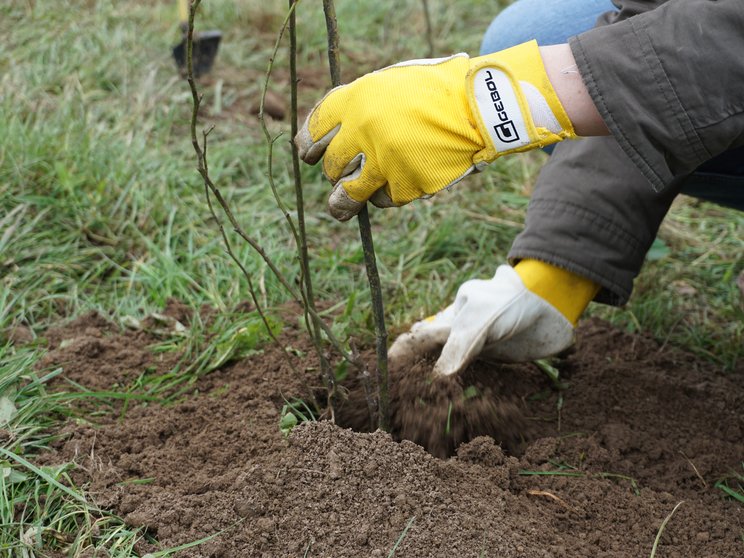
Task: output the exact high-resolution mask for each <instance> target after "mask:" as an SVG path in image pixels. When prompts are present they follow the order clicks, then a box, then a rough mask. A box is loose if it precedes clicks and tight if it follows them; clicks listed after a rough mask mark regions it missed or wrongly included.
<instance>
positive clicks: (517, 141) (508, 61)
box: [466, 41, 576, 165]
mask: <svg viewBox="0 0 744 558" xmlns="http://www.w3.org/2000/svg"><path fill="white" fill-rule="evenodd" d="M466 87H467V93H468V102H469V103H470V109H471V112H472V113H473V115H474V117H475V119H476V121H477V126H478V129H479V131H480V133H481V135H482V136H483V140H484V141H485V143H486V147H485V149H483V150H482V151H480V152H479V153H478V154H477V155H476V157H475V159H474V162H475V164H476V165H478V164H479V163H480V164H485V163H490V162H491V161H493V160H494V159H496V158H497V157H500V156H501V155H504V154H508V153H517V152H521V151H528V150H531V149H536V148H540V147H545V146H546V145H550V144H553V143H556V142H559V141H561V140H564V139H567V138H575V137H576V132H575V131H574V129H573V125H572V124H571V120H570V119H569V118H568V114H566V111H565V109H564V108H563V105H562V104H561V102H560V100H559V99H558V95H557V94H556V93H555V90H554V89H553V86H552V85H551V83H550V80H549V79H548V75H547V73H546V71H545V66H544V65H543V61H542V56H541V55H540V49H539V48H538V46H537V42H536V41H529V42H527V43H522V44H521V45H517V46H514V47H511V48H508V49H506V50H502V51H499V52H496V53H494V54H488V55H486V56H480V57H478V58H474V59H473V60H472V61H471V65H470V70H469V71H468V73H467V76H466Z"/></svg>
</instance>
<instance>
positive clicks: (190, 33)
mask: <svg viewBox="0 0 744 558" xmlns="http://www.w3.org/2000/svg"><path fill="white" fill-rule="evenodd" d="M200 3H201V0H192V1H191V3H190V5H189V24H188V29H187V35H186V71H187V81H188V83H189V87H190V89H191V98H192V101H193V108H192V111H191V126H190V129H191V144H192V145H193V147H194V151H195V152H196V159H197V170H198V171H199V174H201V175H202V178H203V179H204V192H205V194H206V198H207V205H208V206H209V212H210V213H211V214H212V218H213V219H214V220H215V222H216V223H217V226H218V227H219V230H220V235H221V236H222V240H223V242H224V243H225V249H226V250H227V253H228V255H229V256H230V257H231V258H232V260H233V261H234V262H235V263H236V264H237V265H238V267H239V268H240V271H241V272H242V273H243V275H244V276H245V278H246V281H247V282H248V292H249V293H250V295H251V299H252V300H253V305H254V306H255V307H256V311H257V312H258V315H259V316H261V320H262V321H263V323H264V326H265V327H266V331H267V332H268V333H269V335H270V336H271V339H272V340H273V341H274V343H276V344H277V345H279V346H280V347H281V343H279V340H278V339H277V338H276V336H275V335H274V332H273V330H272V328H271V325H270V324H269V321H268V319H267V318H266V315H265V314H264V311H263V309H262V308H261V305H260V304H259V302H258V297H257V295H256V290H255V289H254V287H253V281H252V279H251V275H250V273H248V270H247V269H246V268H245V266H244V265H243V263H242V262H241V261H240V260H239V259H238V257H237V256H236V255H235V253H234V252H233V250H232V245H231V244H230V239H229V238H228V236H227V234H226V233H225V228H224V226H223V225H222V221H221V220H220V219H219V217H218V216H217V213H216V212H215V210H214V206H213V205H212V199H211V196H210V195H209V193H210V190H212V191H214V190H215V188H214V185H213V184H212V181H211V179H210V178H209V166H208V163H207V136H209V133H210V132H211V131H212V128H209V129H208V130H204V131H203V132H202V136H203V138H202V141H203V145H204V148H203V149H202V147H201V145H200V144H199V139H198V137H197V135H196V123H197V118H198V114H199V106H200V105H201V96H200V95H199V93H198V91H197V89H196V81H195V80H194V61H193V51H194V17H195V15H196V10H197V8H198V7H199V4H200ZM220 198H221V197H220ZM220 198H218V199H220ZM221 204H222V206H223V209H225V208H226V204H224V202H221ZM226 210H227V211H229V208H228V209H226ZM282 354H285V353H284V351H283V350H282ZM287 362H288V363H289V366H290V367H291V368H292V369H293V370H294V364H293V363H292V362H291V361H290V360H289V357H288V356H287Z"/></svg>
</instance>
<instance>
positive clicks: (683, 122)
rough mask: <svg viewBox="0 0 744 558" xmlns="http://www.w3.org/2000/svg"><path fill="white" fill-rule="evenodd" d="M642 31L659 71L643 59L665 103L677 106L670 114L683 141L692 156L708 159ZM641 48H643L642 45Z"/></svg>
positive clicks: (664, 71)
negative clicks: (688, 147) (682, 136)
mask: <svg viewBox="0 0 744 558" xmlns="http://www.w3.org/2000/svg"><path fill="white" fill-rule="evenodd" d="M630 23H631V27H633V29H634V33H635V27H634V22H633V21H631V22H630ZM642 31H643V33H644V38H645V39H646V40H645V41H643V42H645V43H646V44H647V46H648V48H650V49H651V51H652V53H653V59H654V60H656V62H657V63H658V68H659V69H660V70H661V72H657V71H656V70H655V69H654V66H652V65H651V64H650V63H649V62H648V58H646V57H645V56H644V60H646V61H647V62H646V63H647V65H648V66H649V70H650V71H651V72H652V74H653V75H654V79H655V81H656V84H657V86H658V88H659V91H660V93H661V94H662V95H663V97H664V100H665V101H666V103H667V105H670V104H674V105H675V106H676V107H679V110H678V111H672V116H673V117H674V120H675V121H676V122H677V125H678V126H679V128H680V130H681V131H682V133H683V134H684V135H685V143H686V144H687V145H689V146H691V147H692V151H693V153H694V157H696V158H697V159H698V160H708V159H710V158H711V157H712V155H711V154H710V152H709V151H708V150H707V148H706V147H705V146H704V145H703V142H702V140H701V138H700V135H699V134H698V133H697V131H696V130H695V126H694V125H693V123H692V120H691V119H690V115H689V113H688V111H687V109H686V108H685V106H684V105H683V104H682V100H681V99H680V97H679V95H677V91H676V90H675V88H674V86H673V85H672V82H671V80H670V79H669V74H668V73H667V71H666V68H664V62H663V60H662V59H661V57H660V56H659V54H658V52H657V51H656V48H654V44H653V42H652V41H651V38H650V35H649V33H648V30H647V29H646V28H642ZM635 34H636V36H637V37H638V39H639V42H641V45H643V42H642V41H641V36H640V35H639V34H638V33H635ZM641 48H643V46H642V47H641ZM659 74H660V75H659ZM662 80H663V81H664V82H665V84H666V86H667V87H663V86H662V83H661V82H662Z"/></svg>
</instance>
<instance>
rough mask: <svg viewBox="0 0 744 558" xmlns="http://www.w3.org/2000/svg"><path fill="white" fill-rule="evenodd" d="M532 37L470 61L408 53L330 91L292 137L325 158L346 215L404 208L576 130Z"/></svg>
mask: <svg viewBox="0 0 744 558" xmlns="http://www.w3.org/2000/svg"><path fill="white" fill-rule="evenodd" d="M575 136H576V134H575V133H574V130H573V126H572V125H571V122H570V120H569V118H568V116H567V115H566V112H565V110H564V109H563V107H562V106H561V103H560V101H559V100H558V97H557V95H556V94H555V91H554V90H553V87H552V86H551V84H550V81H549V80H548V76H547V74H546V72H545V68H544V66H543V62H542V58H541V56H540V51H539V49H538V46H537V43H536V42H535V41H531V42H528V43H524V44H521V45H517V46H515V47H512V48H509V49H507V50H503V51H501V52H497V53H495V54H489V55H487V56H481V57H478V58H472V59H471V58H469V57H468V56H467V55H466V54H456V55H454V56H451V57H449V58H439V59H431V60H411V61H408V62H401V63H399V64H395V65H393V66H389V67H387V68H384V69H382V70H378V71H376V72H372V73H371V74H367V75H365V76H362V77H361V78H359V79H357V80H356V81H354V82H352V83H350V84H348V85H342V86H340V87H337V88H335V89H333V90H332V91H330V92H329V93H328V94H327V95H326V96H325V97H324V98H323V99H322V100H321V101H320V102H319V103H318V104H317V105H316V106H315V108H314V109H313V110H312V112H311V113H310V115H309V116H308V117H307V120H306V121H305V123H304V125H303V126H302V129H301V130H300V131H299V133H298V134H297V137H296V138H295V143H296V144H297V147H298V149H299V152H300V157H302V159H303V160H304V161H305V162H307V163H311V164H314V163H317V162H318V161H319V160H320V158H321V157H323V156H324V154H325V157H324V158H323V172H324V174H325V175H326V176H327V177H328V179H329V180H330V181H331V182H332V183H333V184H334V189H333V192H332V193H331V196H330V199H329V207H330V210H331V214H332V215H333V216H334V217H336V218H337V219H340V220H342V221H344V220H347V219H349V218H351V217H352V216H353V215H355V214H356V213H358V212H359V210H360V209H361V207H362V206H363V205H364V203H365V202H366V201H367V200H370V201H372V203H374V204H375V205H377V206H379V207H392V206H400V205H404V204H406V203H409V202H410V201H412V200H415V199H417V198H420V197H424V196H430V195H432V194H435V193H436V192H438V191H440V190H442V189H443V188H447V187H448V186H452V185H453V184H456V183H457V182H459V181H460V180H462V179H463V178H464V177H466V176H467V175H468V174H470V173H472V172H473V171H476V170H481V169H482V168H483V167H484V166H485V165H487V164H488V163H490V162H491V161H493V160H494V159H496V158H497V157H499V156H501V155H505V154H508V153H515V152H520V151H527V150H530V149H534V148H538V147H543V146H545V145H549V144H551V143H555V142H558V141H561V140H563V139H566V138H571V137H575Z"/></svg>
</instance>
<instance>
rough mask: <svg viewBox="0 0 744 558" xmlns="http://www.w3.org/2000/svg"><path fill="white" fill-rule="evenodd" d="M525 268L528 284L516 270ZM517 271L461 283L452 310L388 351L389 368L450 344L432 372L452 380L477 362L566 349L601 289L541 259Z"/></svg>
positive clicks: (520, 358)
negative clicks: (455, 375) (589, 304)
mask: <svg viewBox="0 0 744 558" xmlns="http://www.w3.org/2000/svg"><path fill="white" fill-rule="evenodd" d="M522 263H525V264H526V265H525V267H524V269H523V274H524V276H525V278H526V281H525V280H523V278H522V277H521V276H520V273H518V271H517V270H518V269H519V265H521V264H522ZM517 270H515V269H514V268H512V267H510V266H507V265H502V266H500V267H499V268H498V269H497V270H496V275H495V276H494V277H493V279H489V280H485V281H484V280H479V279H474V280H471V281H466V282H465V283H463V284H462V286H461V287H460V289H459V290H458V291H457V296H456V297H455V302H454V304H451V305H450V306H448V307H447V308H445V309H444V310H443V311H441V312H439V313H438V314H436V315H435V316H432V317H430V318H427V319H425V320H423V321H420V322H417V323H416V324H414V325H413V327H412V328H411V330H410V331H409V332H407V333H404V334H402V335H400V336H399V337H398V338H397V339H396V340H395V342H394V343H393V345H392V346H391V347H390V350H389V351H388V356H389V358H390V362H391V366H392V367H395V368H401V367H405V366H407V365H410V364H412V363H413V362H414V361H415V360H417V359H418V358H420V357H422V356H424V355H425V354H427V353H431V352H432V351H434V350H435V349H437V348H439V347H441V346H444V348H443V349H442V353H441V355H440V357H439V360H438V361H437V363H436V365H435V366H434V373H435V374H439V375H450V374H455V373H457V372H459V371H461V370H462V369H464V368H465V367H466V366H467V365H468V364H470V362H472V361H473V360H474V359H475V358H476V357H478V356H484V357H487V358H493V359H496V360H500V361H504V362H524V361H530V360H536V359H539V358H544V357H547V356H551V355H554V354H556V353H559V352H560V351H562V350H564V349H566V348H568V347H569V346H570V345H571V344H572V343H573V331H574V324H575V322H576V320H578V317H579V315H580V314H581V312H583V310H584V308H586V305H587V304H588V303H589V301H590V300H591V299H592V298H593V297H594V295H595V294H596V292H597V290H598V288H599V287H598V286H597V285H596V284H595V283H593V282H592V281H590V280H588V279H585V278H583V277H580V276H578V275H575V274H573V273H570V272H568V271H566V270H563V269H559V268H557V267H554V266H551V265H549V264H545V263H543V262H537V261H536V260H525V261H524V262H520V264H518V266H517ZM526 283H528V284H530V286H531V287H532V288H533V289H534V291H537V292H540V293H541V294H542V295H543V296H540V295H538V294H536V293H535V292H534V291H533V290H530V288H528V287H527V286H526ZM545 286H547V289H544V288H543V287H545ZM546 298H548V299H551V300H553V301H554V304H551V303H550V302H548V301H547V300H546ZM556 306H558V307H559V308H560V310H559V309H558V308H556Z"/></svg>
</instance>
